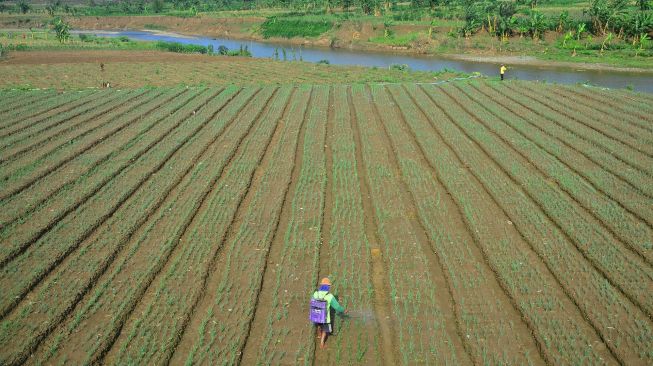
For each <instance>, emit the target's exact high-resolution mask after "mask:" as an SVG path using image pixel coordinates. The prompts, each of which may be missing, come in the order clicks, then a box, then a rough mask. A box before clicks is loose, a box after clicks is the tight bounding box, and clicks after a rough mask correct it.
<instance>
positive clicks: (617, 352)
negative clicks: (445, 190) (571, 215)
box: [425, 93, 651, 362]
mask: <svg viewBox="0 0 653 366" xmlns="http://www.w3.org/2000/svg"><path fill="white" fill-rule="evenodd" d="M425 95H426V96H427V97H428V98H429V99H430V101H431V103H433V105H436V106H438V108H439V109H440V110H441V111H443V113H444V114H445V115H447V116H448V117H447V118H448V119H449V121H455V120H456V119H455V118H454V117H453V116H452V115H450V114H449V113H450V112H448V109H447V110H445V109H443V108H442V106H441V105H440V104H439V103H438V102H437V101H436V99H435V98H434V97H433V96H432V95H430V94H429V93H425ZM451 123H452V124H453V126H456V125H455V124H454V123H453V122H451ZM454 129H455V130H458V131H459V133H460V134H462V136H465V133H464V132H463V131H460V129H459V128H458V127H454ZM464 139H465V141H466V142H468V143H470V144H471V145H470V146H471V147H472V148H474V149H477V150H478V153H479V154H480V156H486V157H487V154H486V153H485V152H484V151H483V150H482V149H480V148H479V147H478V146H477V145H476V143H475V142H474V140H472V139H470V138H469V137H468V136H466V137H464ZM460 157H462V158H469V157H470V156H469V152H468V153H467V155H465V156H462V155H460V156H459V158H460ZM488 159H489V158H488ZM486 160H487V159H486ZM488 161H489V162H490V164H491V166H493V167H495V168H497V169H498V171H499V172H500V173H499V174H501V175H503V177H505V178H507V179H508V182H510V183H509V184H510V185H515V182H514V178H513V177H511V176H510V175H509V174H506V172H505V171H504V170H503V169H502V168H501V167H499V166H497V165H496V162H495V161H494V160H492V159H489V160H488ZM484 165H487V164H484ZM481 173H483V174H484V173H485V172H483V171H480V170H479V171H475V173H474V174H481ZM484 185H485V183H484ZM486 187H487V188H488V189H490V190H495V189H497V188H500V187H499V186H492V185H487V186H486ZM515 187H519V184H517V185H516V186H515ZM521 192H522V195H523V197H524V198H527V197H529V196H528V195H527V194H526V193H528V192H524V191H523V190H522V191H521ZM511 194H512V195H513V196H505V195H504V196H498V195H494V197H495V199H497V200H504V199H512V197H514V189H513V192H512V193H511ZM520 202H521V204H519V205H505V207H506V208H510V209H518V210H521V209H525V208H526V207H530V208H529V210H528V211H527V212H528V214H527V215H523V216H516V215H512V216H511V221H512V222H516V223H519V222H521V221H522V219H524V218H526V219H529V220H531V219H534V220H540V221H541V220H544V222H545V223H546V226H541V224H540V225H538V229H537V230H538V231H541V230H542V229H545V228H546V229H547V230H553V231H552V232H551V233H550V234H548V235H549V240H551V239H556V240H558V241H562V242H564V244H561V245H562V246H559V247H558V250H562V249H567V247H565V246H569V247H568V248H570V252H568V255H570V256H576V257H577V258H578V259H576V260H574V262H573V263H574V265H573V268H577V267H578V266H582V264H581V261H584V263H586V264H587V265H588V266H589V269H590V270H591V271H593V272H587V269H586V270H585V271H586V272H584V273H583V275H590V276H591V277H590V278H588V279H586V280H585V281H587V282H589V283H591V284H592V285H594V286H596V287H595V288H596V289H598V288H602V291H606V290H610V291H611V292H612V293H611V294H610V295H609V296H610V297H612V298H621V299H622V300H624V299H625V300H626V302H623V301H620V302H617V303H612V302H610V303H605V299H604V298H600V299H598V300H595V301H593V302H591V306H589V303H590V302H588V301H589V298H588V295H589V294H588V293H585V294H584V297H582V298H578V297H574V298H573V299H574V303H575V304H576V305H579V304H581V302H582V304H583V307H582V308H580V307H579V310H581V312H582V313H583V314H584V316H585V318H586V319H592V322H591V323H590V324H591V325H592V327H593V328H594V329H595V330H596V332H597V334H598V335H599V336H600V337H601V339H602V341H603V342H604V343H605V344H606V345H607V346H608V349H609V351H610V353H612V354H613V356H614V357H615V358H617V359H619V360H621V361H622V362H623V360H624V359H628V358H629V357H633V355H629V354H628V353H625V354H624V353H623V352H624V351H623V350H622V348H623V345H622V346H621V347H622V348H619V349H617V348H615V347H614V346H613V345H612V344H611V343H610V342H606V339H607V338H606V334H610V333H614V332H611V331H610V330H614V329H615V326H616V325H615V324H614V323H612V324H611V323H608V324H610V326H607V325H605V323H604V322H605V320H606V319H605V317H606V314H614V313H615V312H624V311H625V312H630V314H634V313H636V312H639V317H640V318H641V319H646V315H645V314H644V313H643V312H642V311H641V309H640V308H638V307H637V306H635V305H634V304H633V302H632V301H630V299H628V297H626V296H624V293H623V291H622V289H621V288H619V287H616V286H614V284H612V283H610V281H606V279H607V277H606V276H605V273H603V272H601V271H600V270H599V268H597V267H596V263H593V262H592V261H590V260H589V259H588V258H587V257H586V253H583V252H581V251H580V250H578V249H579V248H578V247H577V246H576V245H575V242H574V241H573V240H572V239H571V238H569V237H568V235H567V233H566V232H564V231H562V230H560V228H559V227H558V226H557V224H556V223H555V222H552V221H550V219H549V218H548V216H547V215H546V214H544V212H543V211H542V208H541V206H539V204H538V203H537V202H535V201H533V200H532V197H531V199H530V200H528V201H525V200H523V199H522V200H521V201H520ZM534 214H537V215H540V217H539V218H535V217H531V216H533V215H534ZM547 221H548V222H547ZM523 224H524V225H531V224H530V223H528V222H524V223H523ZM517 229H518V230H520V225H519V224H518V225H517ZM520 232H521V234H522V235H523V236H524V237H528V235H530V236H532V234H533V233H532V232H529V231H524V232H522V231H521V230H520ZM529 241H530V243H531V244H533V245H534V246H537V245H542V244H548V242H547V241H545V242H539V243H538V242H537V241H535V240H533V239H531V240H529ZM538 249H541V250H542V249H546V250H548V249H549V248H538ZM557 255H558V256H560V254H557ZM552 259H553V258H552ZM556 259H557V260H558V261H559V260H560V259H565V260H567V259H571V257H568V258H567V257H565V258H560V257H558V258H556ZM570 267H571V266H570ZM561 269H562V268H560V267H558V268H556V272H554V273H555V274H556V276H557V275H559V272H560V271H561ZM574 274H575V275H572V276H571V278H569V279H572V278H574V277H578V276H579V275H581V274H580V273H578V272H577V271H574ZM585 281H583V282H581V284H584V283H585ZM597 281H598V282H599V283H601V284H600V285H597ZM606 284H609V286H610V287H609V288H606ZM592 291H598V290H592ZM615 291H616V292H615ZM591 294H592V295H594V296H597V295H598V296H606V295H607V294H603V293H598V292H591ZM599 305H600V306H601V307H604V308H607V309H608V310H607V311H605V312H603V313H601V314H596V313H595V312H596V311H598V310H599V309H598V306H599ZM615 306H616V308H614V307H615ZM610 307H612V308H610ZM588 313H592V314H591V315H592V316H589V315H587V314H588ZM631 317H632V315H631ZM601 321H603V323H602V322H601ZM630 321H633V319H630ZM638 321H641V320H638ZM622 326H623V327H627V326H628V325H624V324H622ZM599 327H600V329H601V330H602V331H601V332H599V330H598V329H599ZM634 329H637V328H634ZM640 331H641V332H643V333H642V334H641V335H639V334H631V333H630V332H631V331H630V330H628V331H624V330H622V332H621V333H620V334H619V336H620V337H622V339H623V340H624V341H626V342H628V343H630V344H631V346H632V347H635V349H637V347H640V346H639V345H638V341H637V339H640V338H641V339H648V338H650V336H651V335H650V329H648V328H646V327H645V328H644V329H641V330H640ZM613 336H614V334H613ZM635 357H641V356H640V355H637V356H635ZM635 359H637V358H635Z"/></svg>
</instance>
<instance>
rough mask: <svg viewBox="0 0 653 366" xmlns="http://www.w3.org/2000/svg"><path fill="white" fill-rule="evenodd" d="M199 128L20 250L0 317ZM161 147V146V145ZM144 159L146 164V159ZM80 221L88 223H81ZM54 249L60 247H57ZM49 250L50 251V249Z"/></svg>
mask: <svg viewBox="0 0 653 366" xmlns="http://www.w3.org/2000/svg"><path fill="white" fill-rule="evenodd" d="M205 94H207V93H205ZM191 115H192V113H191V112H190V111H186V113H185V115H184V116H183V117H182V116H178V115H177V116H174V115H173V116H174V117H181V118H183V119H186V118H188V117H190V116H191ZM171 117H172V116H171ZM202 127H203V125H199V126H198V127H195V128H194V129H193V130H191V131H190V133H188V134H187V135H185V136H183V135H182V136H181V138H180V140H181V143H180V144H177V145H176V146H174V147H173V149H172V150H170V151H167V152H164V155H163V156H164V157H166V158H165V159H163V160H159V161H156V162H153V163H154V164H155V165H154V167H152V168H151V169H149V170H148V169H143V170H141V171H139V172H137V173H138V174H140V176H139V179H138V180H137V181H136V182H135V184H133V185H131V186H130V185H123V184H113V185H111V186H108V187H105V189H104V190H103V191H104V192H101V193H106V195H107V196H106V197H105V196H104V195H103V194H97V195H95V196H94V197H93V198H92V199H91V200H89V201H88V202H87V203H86V204H84V205H82V206H80V208H78V209H77V210H75V212H74V213H73V214H72V216H70V217H67V218H66V222H63V221H62V222H59V223H57V225H55V227H53V229H52V230H50V231H48V233H47V237H46V235H44V236H43V237H41V238H39V240H38V241H37V242H36V243H38V245H35V246H34V249H33V250H27V249H28V248H30V247H32V245H29V244H31V243H29V244H28V246H27V248H24V249H23V250H22V251H21V253H20V255H17V256H14V259H13V260H11V261H9V262H8V263H7V264H6V265H5V266H4V267H3V269H2V270H3V271H4V273H5V274H6V276H5V277H4V278H0V284H3V283H7V282H8V283H13V286H12V287H11V291H7V293H5V294H2V297H0V300H1V302H0V304H2V307H1V308H0V309H1V312H0V314H1V315H0V317H3V318H4V316H6V315H7V313H8V311H9V310H11V309H12V308H13V307H14V306H15V305H16V303H17V301H18V300H19V299H22V298H23V296H24V295H25V294H26V292H28V291H31V290H32V289H33V288H34V287H35V286H36V285H37V284H38V282H40V280H41V279H42V278H44V277H45V276H47V275H48V274H49V273H50V272H51V271H52V270H53V269H54V268H56V267H57V266H58V265H59V264H60V263H61V262H62V261H64V260H65V259H66V258H67V257H68V255H70V254H71V253H73V252H75V251H76V250H77V248H78V247H79V245H80V244H81V243H82V242H83V241H84V240H86V239H87V238H89V237H90V236H92V235H93V233H94V232H95V231H96V230H97V229H98V228H99V227H101V226H102V224H103V223H104V222H105V221H106V220H107V219H109V218H110V217H112V216H113V215H114V214H115V213H116V211H117V210H118V209H119V208H120V207H121V206H122V205H123V204H125V202H127V201H128V200H129V198H130V196H131V195H132V194H133V193H134V192H135V191H137V190H138V189H139V188H140V187H141V186H142V185H143V184H144V183H145V182H146V181H147V180H148V179H150V178H151V177H152V176H153V175H155V174H156V173H157V172H158V171H160V170H161V169H162V168H163V166H164V165H165V163H166V161H167V160H168V158H169V157H171V156H173V155H174V154H175V153H176V152H177V151H179V149H181V148H182V146H184V145H185V144H186V143H187V142H188V141H189V140H190V139H191V138H192V137H193V136H194V135H195V134H197V133H198V132H199V131H200V130H201V128H202ZM161 148H164V147H163V146H162V147H161ZM143 160H144V161H147V159H143ZM137 166H138V165H132V170H133V168H134V167H137ZM127 175H128V174H127V173H126V172H123V174H122V176H123V177H124V178H125V179H127ZM112 190H117V192H111V191H112ZM121 190H123V191H121ZM110 192H111V193H110ZM101 201H104V203H103V204H104V206H105V207H103V209H102V210H100V209H98V208H96V207H94V204H98V203H99V202H101ZM109 203H110V204H109ZM85 211H90V212H85ZM82 220H86V221H89V222H88V223H84V222H83V221H82ZM70 222H75V223H76V226H75V231H76V232H70V231H71V230H69V229H67V225H70ZM58 235H65V236H66V238H67V240H63V239H62V238H61V237H58ZM52 243H54V244H52ZM57 246H61V247H60V248H57ZM50 247H53V248H52V249H51V248H50ZM53 249H58V250H60V252H59V253H56V252H55V251H54V250H53ZM39 251H47V252H48V254H46V255H44V254H43V253H39ZM37 258H40V259H39V261H38V265H36V266H33V265H32V264H31V262H32V261H36V260H37ZM43 258H48V260H43ZM39 267H40V268H39ZM24 271H29V274H26V273H23V272H24Z"/></svg>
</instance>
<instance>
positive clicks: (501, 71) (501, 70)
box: [499, 64, 508, 81]
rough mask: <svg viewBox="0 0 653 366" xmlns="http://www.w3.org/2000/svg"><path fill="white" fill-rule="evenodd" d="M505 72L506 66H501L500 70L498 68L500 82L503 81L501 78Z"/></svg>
mask: <svg viewBox="0 0 653 366" xmlns="http://www.w3.org/2000/svg"><path fill="white" fill-rule="evenodd" d="M506 70H508V68H507V67H506V65H503V64H502V65H501V68H499V74H501V81H503V77H504V75H505V74H506Z"/></svg>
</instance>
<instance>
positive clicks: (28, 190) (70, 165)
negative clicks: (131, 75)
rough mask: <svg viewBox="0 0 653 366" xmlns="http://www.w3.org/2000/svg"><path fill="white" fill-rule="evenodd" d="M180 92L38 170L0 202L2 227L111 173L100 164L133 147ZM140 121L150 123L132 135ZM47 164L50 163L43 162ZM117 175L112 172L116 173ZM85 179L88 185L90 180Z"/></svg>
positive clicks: (163, 97)
mask: <svg viewBox="0 0 653 366" xmlns="http://www.w3.org/2000/svg"><path fill="white" fill-rule="evenodd" d="M181 93H183V90H180V91H176V92H174V93H170V94H169V95H166V94H165V93H164V94H161V95H158V96H156V97H155V98H154V99H152V100H150V101H149V102H147V104H145V106H144V107H143V108H145V109H143V110H141V109H137V110H135V111H133V113H134V114H135V117H134V118H125V123H124V124H122V125H120V124H118V125H117V126H115V129H114V130H112V131H110V132H109V134H107V135H105V136H101V137H97V138H95V137H91V138H90V140H91V141H92V142H91V143H90V144H89V145H87V146H85V147H83V148H82V149H81V151H76V152H74V153H71V154H69V156H67V157H66V158H65V159H63V160H59V161H56V162H55V163H54V164H53V165H48V166H47V168H45V169H43V171H41V172H39V171H38V170H36V171H35V173H34V176H33V177H31V178H30V179H29V180H28V181H26V182H25V183H23V184H22V185H20V189H16V190H15V191H16V192H13V193H12V194H11V196H10V197H8V198H7V199H5V200H2V201H0V204H2V205H3V206H4V207H5V208H6V210H5V211H3V212H0V230H2V228H4V227H6V226H9V225H11V224H13V223H14V222H15V221H16V220H25V219H26V218H27V217H28V216H32V217H33V215H31V214H32V212H34V211H36V210H38V209H40V208H41V207H43V206H44V205H45V203H46V202H48V201H51V200H52V198H53V197H55V196H56V195H58V194H59V193H61V192H63V191H66V190H69V189H71V187H72V186H73V185H74V184H76V182H79V181H81V180H82V179H88V178H90V177H91V176H92V174H93V173H96V172H98V171H101V172H102V173H105V174H106V173H108V172H109V171H108V170H104V169H102V168H100V166H103V165H105V164H111V163H114V162H115V160H113V159H115V158H116V156H118V155H119V154H120V153H122V152H124V151H125V150H127V149H129V148H130V147H134V142H135V141H137V140H138V139H141V138H143V136H144V135H145V134H146V133H147V132H149V131H150V130H151V129H152V128H154V126H156V125H157V123H158V122H160V121H162V120H163V117H162V118H159V119H158V120H153V119H152V118H151V115H152V113H153V112H154V111H155V110H157V109H158V108H160V107H161V106H162V105H163V104H166V103H168V102H170V101H171V100H172V99H175V98H179V97H180V94H181ZM181 107H183V105H181V106H179V108H181ZM172 112H173V113H174V112H175V110H172ZM130 113H132V112H130ZM140 122H145V124H147V123H151V124H149V125H147V127H146V128H145V129H144V130H141V131H140V132H138V133H137V134H135V135H131V132H132V129H135V128H137V126H140ZM121 137H122V138H123V139H129V140H128V141H127V142H124V141H121V140H120V138H121ZM114 138H115V139H114ZM93 139H95V140H93ZM105 151H106V152H105ZM103 153H104V155H103ZM85 154H88V155H85ZM91 154H93V155H91ZM88 156H93V157H96V160H93V159H89V158H88ZM53 157H55V158H56V155H53V154H50V155H49V156H47V157H46V158H44V160H45V161H47V160H48V159H51V158H53ZM44 164H47V163H45V162H44ZM62 166H65V169H61V167H62ZM115 174H117V173H115ZM115 174H113V175H114V176H115ZM86 182H87V184H89V183H88V181H86ZM3 231H4V230H3Z"/></svg>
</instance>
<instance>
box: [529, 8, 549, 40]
mask: <svg viewBox="0 0 653 366" xmlns="http://www.w3.org/2000/svg"><path fill="white" fill-rule="evenodd" d="M528 30H529V32H530V33H531V37H533V39H539V38H542V35H543V34H544V31H546V20H545V19H544V15H543V14H542V13H540V12H538V11H531V17H530V18H529V29H528Z"/></svg>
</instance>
